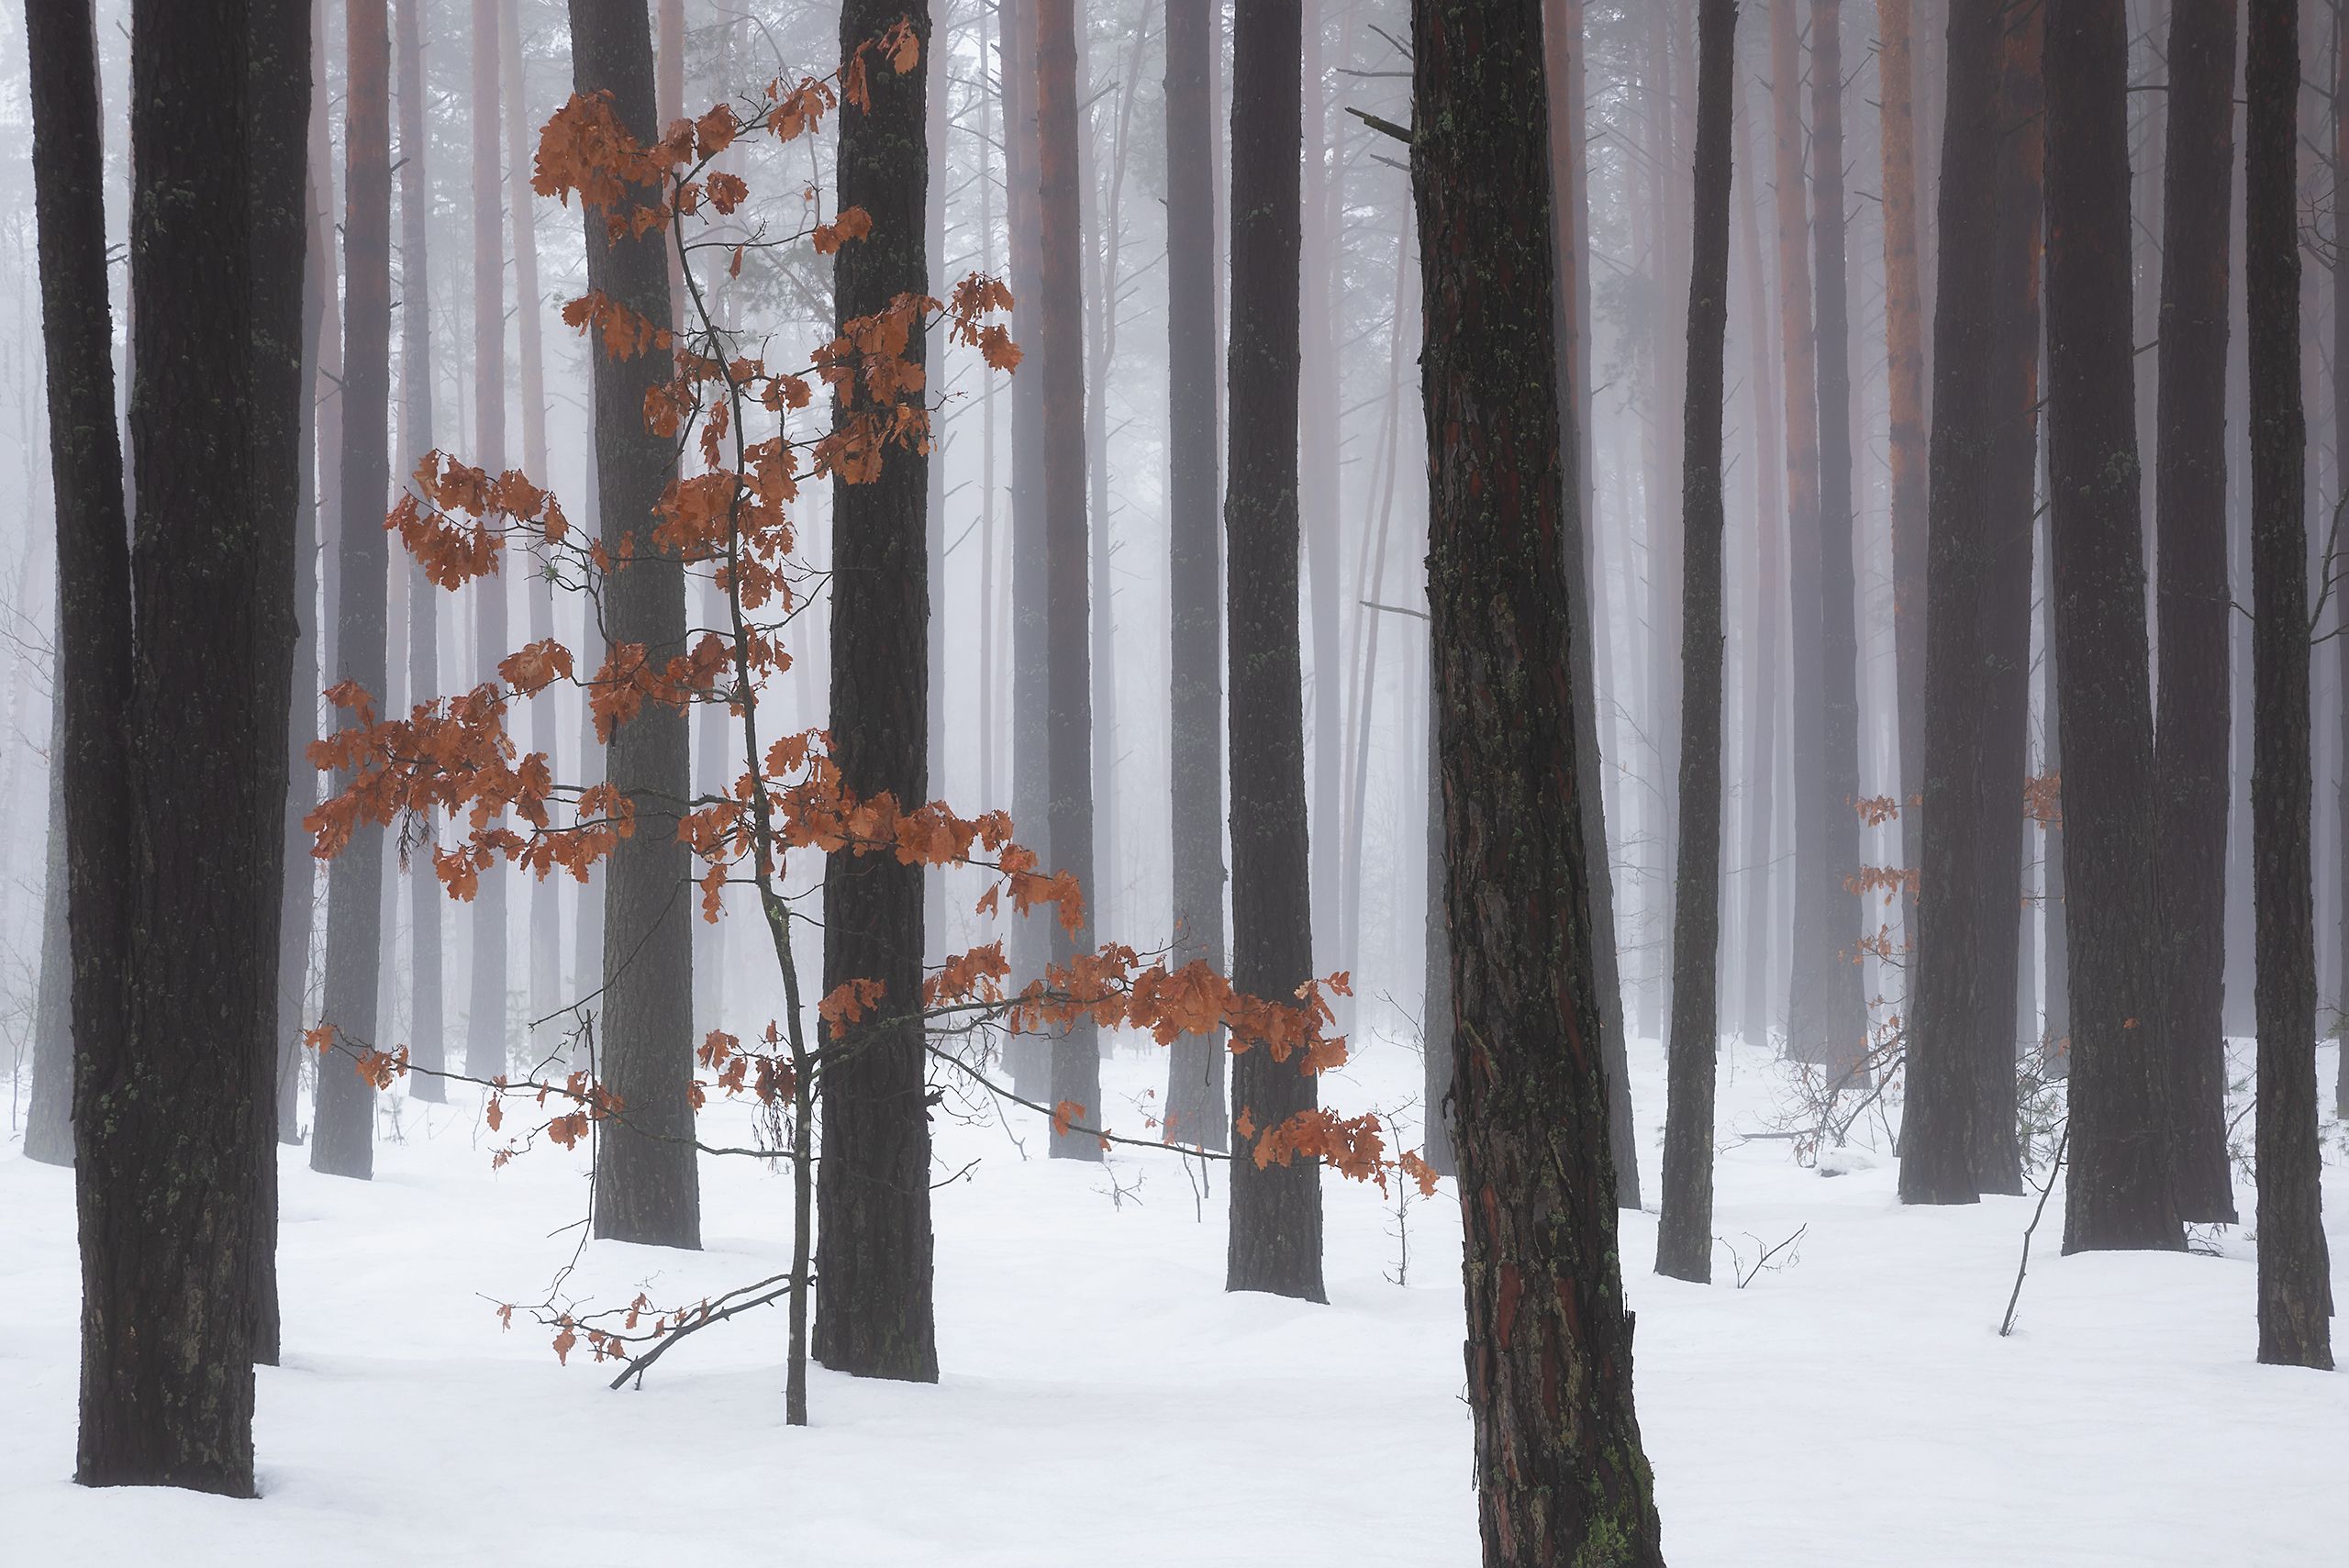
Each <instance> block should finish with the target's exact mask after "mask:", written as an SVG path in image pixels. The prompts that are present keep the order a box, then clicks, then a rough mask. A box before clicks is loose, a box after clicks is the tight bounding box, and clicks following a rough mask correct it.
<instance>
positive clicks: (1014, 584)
mask: <svg viewBox="0 0 2349 1568" xmlns="http://www.w3.org/2000/svg"><path fill="white" fill-rule="evenodd" d="M1040 3H1041V0H1003V46H1002V58H1003V148H1004V153H1003V172H1004V193H1005V195H1004V200H1005V215H1004V216H1005V218H1006V220H1007V221H1006V228H1007V231H1008V234H1009V237H1010V243H1011V254H1010V261H1011V287H1012V292H1013V293H1014V295H1024V296H1025V298H1026V301H1027V303H1025V304H1024V305H1019V306H1015V308H1014V310H1013V313H1012V330H1013V333H1014V335H1015V336H1016V337H1017V338H1018V339H1019V342H1020V343H1021V345H1022V346H1023V347H1024V348H1025V350H1026V351H1027V357H1026V359H1024V360H1023V361H1021V365H1022V370H1021V372H1020V373H1019V374H1017V375H1015V376H1013V377H1012V378H1011V814H1012V818H1013V820H1014V821H1016V822H1018V823H1019V825H1020V832H1021V836H1022V838H1023V840H1025V842H1026V843H1027V845H1028V847H1029V848H1030V849H1032V850H1034V851H1036V853H1037V854H1038V855H1039V856H1040V857H1041V859H1042V861H1043V863H1044V864H1046V865H1048V866H1049V865H1057V864H1059V863H1060V862H1059V861H1058V859H1057V858H1056V857H1055V856H1054V854H1053V852H1052V783H1051V775H1050V769H1049V768H1048V766H1047V764H1048V763H1049V762H1050V761H1051V757H1050V754H1049V751H1050V728H1051V727H1050V725H1049V724H1048V723H1047V720H1048V718H1049V717H1050V712H1051V694H1050V692H1049V689H1048V686H1049V683H1048V680H1047V676H1048V675H1049V673H1050V668H1049V664H1050V662H1049V660H1048V659H1047V657H1046V653H1047V642H1048V638H1047V636H1046V633H1047V632H1048V631H1049V629H1050V628H1049V626H1048V625H1047V619H1046V615H1045V600H1046V596H1047V595H1046V592H1045V575H1044V378H1045V373H1046V372H1045V364H1046V357H1047V356H1048V355H1049V354H1050V352H1051V350H1052V344H1051V342H1050V341H1049V340H1048V339H1047V337H1046V334H1045V333H1044V332H1043V331H1042V330H1041V323H1042V320H1043V316H1044V310H1045V300H1044V295H1045V289H1044V286H1043V279H1042V276H1041V251H1040V250H1039V248H1038V239H1039V235H1040V231H1041V226H1042V216H1041V200H1042V196H1041V184H1040V183H1039V181H1038V178H1037V163H1038V159H1039V154H1040V152H1041V148H1040V147H1039V146H1038V139H1037V128H1036V87H1037V81H1036V7H1037V6H1038V5H1039V4H1040ZM1088 891H1089V890H1088ZM1050 927H1051V920H1050V917H1044V916H1039V917H1035V918H1032V919H1022V920H1019V921H1016V922H1015V923H1014V925H1013V928H1012V940H1011V954H1012V961H1013V973H1014V974H1015V975H1016V976H1020V977H1025V978H1028V979H1033V978H1037V977H1039V976H1041V974H1042V973H1043V972H1044V965H1045V963H1046V962H1048V960H1049V958H1050V956H1051V943H1052V932H1051V929H1050ZM1006 1051H1007V1054H1008V1056H1009V1059H1010V1066H1011V1082H1012V1089H1013V1091H1014V1092H1015V1093H1016V1094H1018V1095H1019V1096H1020V1097H1021V1098H1023V1099H1027V1100H1034V1101H1038V1102H1042V1103H1050V1099H1051V1096H1052V1052H1051V1048H1050V1046H1049V1044H1048V1043H1047V1042H1046V1040H1044V1039H1043V1037H1041V1036H1037V1035H1027V1036H1014V1037H1013V1038H1012V1039H1011V1040H1010V1041H1009V1043H1008V1045H1007V1047H1006Z"/></svg>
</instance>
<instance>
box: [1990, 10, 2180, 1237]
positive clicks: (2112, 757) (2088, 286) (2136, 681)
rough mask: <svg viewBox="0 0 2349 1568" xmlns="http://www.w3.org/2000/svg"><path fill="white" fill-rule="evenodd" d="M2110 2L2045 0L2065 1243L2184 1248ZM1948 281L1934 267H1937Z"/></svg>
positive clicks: (2124, 119)
mask: <svg viewBox="0 0 2349 1568" xmlns="http://www.w3.org/2000/svg"><path fill="white" fill-rule="evenodd" d="M2127 76H2128V32H2127V27H2126V23H2125V18H2124V17H2123V15H2122V6H2121V0H2055V3H2054V4H2051V5H2050V6H2049V7H2048V14H2047V44H2046V83H2047V362H2048V419H2047V426H2048V434H2047V460H2048V485H2049V497H2048V500H2049V535H2050V547H2051V549H2050V573H2049V582H2050V595H2049V597H2050V598H2051V600H2052V601H2053V603H2054V644H2053V646H2054V653H2055V657H2056V661H2057V665H2058V679H2057V681H2056V693H2055V695H2056V708H2057V715H2056V723H2057V728H2058V729H2059V731H2060V733H2061V735H2062V738H2063V746H2064V805H2065V828H2066V832H2065V845H2064V851H2065V857H2066V861H2065V877H2066V880H2067V881H2068V882H2069V883H2071V884H2074V885H2075V886H2076V887H2077V888H2078V890H2079V894H2080V896H2078V897H2076V898H2074V899H2072V900H2071V901H2070V902H2069V903H2068V904H2067V906H2065V925H2066V928H2067V938H2068V940H2069V942H2070V945H2071V950H2072V956H2073V957H2074V958H2075V959H2076V961H2077V970H2078V974H2077V983H2076V986H2075V992H2074V996H2073V1009H2074V1017H2073V1019H2072V1091H2071V1140H2072V1141H2071V1154H2072V1157H2071V1170H2070V1173H2069V1175H2068V1177H2067V1179H2066V1182H2065V1233H2064V1250H2065V1251H2067V1252H2076V1251H2084V1250H2091V1249H2100V1248H2131V1247H2155V1248H2176V1247H2180V1246H2182V1245H2183V1244H2184V1235H2183V1233H2182V1231H2181V1230H2180V1229H2179V1227H2178V1218H2177V1207H2176V1198H2175V1196H2174V1195H2173V1193H2172V1189H2171V1181H2170V1160H2169V1148H2168V1121H2167V1117H2166V1114H2165V1105H2166V1101H2167V1098H2168V1095H2167V1081H2166V1073H2165V1066H2166V1063H2165V1057H2164V1053H2163V1051H2162V1044H2161V1041H2162V1035H2163V1018H2162V1008H2161V1006H2160V1002H2161V998H2160V994H2159V989H2158V978H2157V976H2156V974H2155V972H2154V970H2155V964H2156V962H2157V959H2158V949H2159V945H2160V944H2159V930H2158V918H2157V913H2156V907H2157V906H2156V905H2155V903H2154V899H2155V896H2156V892H2155V884H2154V800H2153V794H2152V791H2150V790H2149V789H2148V788H2147V787H2146V784H2147V781H2148V780H2149V779H2151V778H2152V777H2153V761H2154V758H2153V714H2152V707H2151V702H2150V695H2149V693H2148V690H2147V678H2146V670H2145V666H2146V650H2145V595H2144V581H2145V577H2144V562H2143V549H2142V541H2141V539H2140V536H2139V528H2138V506H2137V493H2138V465H2137V437H2136V430H2135V417H2134V409H2133V407H2132V403H2133V395H2132V386H2131V362H2132V361H2131V355H2132V342H2131V332H2130V298H2131V283H2130V241H2131V229H2130V223H2129V145H2128V106H2127V102H2126V95H2127V92H2128V81H2127ZM1945 281H1946V280H1945Z"/></svg>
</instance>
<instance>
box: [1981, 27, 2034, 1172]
mask: <svg viewBox="0 0 2349 1568" xmlns="http://www.w3.org/2000/svg"><path fill="white" fill-rule="evenodd" d="M2045 36H2046V35H2045V28H2044V17H2043V13H2042V12H2040V11H2038V10H2031V11H2025V12H2022V13H2020V14H2016V13H2011V12H2010V13H2009V14H2008V17H2007V20H2006V21H2005V22H2004V24H2003V25H2002V26H2000V28H1999V29H1998V49H1999V62H1998V126H1999V128H2000V132H2001V134H2000V135H1999V137H1998V220H1997V225H1996V228H1997V234H1998V241H1997V247H1998V248H1997V253H1996V254H1995V255H1994V257H1993V258H1992V261H1991V268H1992V271H1991V280H1990V293H1991V300H1992V304H1991V321H1992V325H1991V349H1990V354H1991V360H1990V375H1991V389H1990V410H1991V426H1990V452H1989V463H1990V472H1989V512H1988V517H1987V523H1988V530H1987V535H1986V537H1985V539H1984V541H1983V542H1984V548H1985V557H1984V560H1983V563H1982V598H1981V604H1980V608H1979V610H1978V612H1977V613H1978V614H1979V615H1980V617H1981V620H1982V645H1981V651H1982V673H1981V683H1982V702H1983V713H1982V741H1981V748H1982V750H1981V762H1980V767H1979V777H1978V784H1979V786H1980V794H1979V795H1978V796H1977V799H1976V806H1975V810H1976V820H1977V821H1978V822H1979V823H1980V824H1981V830H1980V833H1979V835H1978V836H1977V839H1976V862H1977V864H1978V866H1979V868H1980V869H1979V873H1978V877H1977V887H1978V897H1979V900H1980V912H1979V914H1978V915H1977V916H1976V932H1977V933H1978V940H1979V943H1980V951H1981V955H1982V957H1981V969H1980V975H1981V979H1980V984H1979V985H1978V987H1977V989H1976V993H1975V1007H1974V1016H1973V1021H1972V1024H1971V1025H1970V1033H1971V1045H1970V1048H1969V1051H1968V1055H1969V1059H1970V1060H1971V1062H1972V1063H1973V1070H1974V1085H1975V1101H1974V1161H1973V1162H1974V1184H1975V1185H1976V1187H1977V1188H1979V1189H1980V1190H1981V1191H1983V1192H1986V1193H2009V1194H2020V1193H2021V1191H2022V1190H2023V1186H2022V1150H2021V1144H2020V1143H2019V1142H2018V1140H2017V1138H2016V1128H2015V1122H2016V1102H2015V1035H2014V1030H2013V1023H2014V1016H2015V994H2016V991H2017V989H2018V986H2017V981H2018V978H2019V976H2018V972H2017V964H2018V961H2019V959H2020V957H2021V926H2022V924H2023V919H2022V910H2023V903H2022V824H2023V816H2022V781H2023V776H2024V773H2025V772H2026V770H2027V769H2028V768H2029V766H2030V750H2031V711H2030V709H2031V597H2032V596H2031V578H2032V543H2033V539H2034V532H2035V530H2034V529H2033V528H2032V518H2033V516H2034V513H2035V509H2036V508H2035V503H2036V501H2037V498H2038V493H2039V357H2040V314H2041V313H2040V297H2039V276H2040V262H2041V259H2042V256H2043V252H2044V249H2045V247H2044V244H2043V227H2042V217H2041V215H2042V212H2043V208H2044V206H2045V201H2044V199H2043V198H2044V195H2045V183H2046V182H2045V169H2046V144H2047V143H2046V135H2045V128H2046V117H2045V113H2044V108H2045V97H2044V95H2043V93H2042V92H2041V90H2040V60H2041V55H2042V52H2043V43H2044V40H2045Z"/></svg>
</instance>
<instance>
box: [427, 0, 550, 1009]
mask: <svg viewBox="0 0 2349 1568" xmlns="http://www.w3.org/2000/svg"><path fill="white" fill-rule="evenodd" d="M502 6H503V8H502V11H501V15H500V26H501V28H502V30H503V32H504V35H505V40H506V47H505V50H503V52H502V54H501V56H500V66H501V71H502V74H501V77H500V85H501V87H502V88H503V89H504V96H505V100H506V208H507V221H508V222H509V223H510V225H511V226H512V228H513V232H514V243H513V250H514V339H515V341H514V346H515V373H516V379H517V380H518V383H519V387H518V390H519V392H520V394H521V412H522V472H523V473H528V474H529V475H531V476H532V477H533V478H534V479H536V480H537V481H538V482H539V483H540V484H549V483H551V481H552V475H551V473H549V472H548V468H547V372H546V334H545V329H544V325H543V322H542V316H543V312H544V306H545V301H544V300H543V299H541V298H540V295H539V232H538V217H537V214H538V208H537V206H536V204H535V203H534V202H533V200H532V197H531V195H530V165H531V161H532V160H533V158H534V157H535V156H536V153H537V146H538V126H539V117H538V116H536V115H535V114H533V113H532V111H531V109H530V106H529V98H528V96H527V95H526V92H525V89H524V81H523V72H522V17H521V7H520V5H519V4H518V0H502ZM403 172H405V171H403ZM403 188H405V187H403ZM523 595H524V596H525V598H526V599H527V600H528V601H529V611H528V613H529V620H530V640H531V641H533V642H542V641H544V640H545V639H548V638H550V637H552V636H553V635H554V583H553V581H552V580H551V578H549V577H548V576H547V574H546V573H543V572H538V571H532V572H529V573H528V577H527V581H526V583H525V585H524V588H523ZM417 596H425V597H429V595H425V594H424V593H423V590H422V589H420V588H419V589H417V590H414V591H412V592H411V594H410V595H409V597H410V598H411V600H413V599H414V598H416V597H417ZM411 657H413V655H411ZM529 706H530V750H531V751H543V752H545V753H546V755H547V756H548V757H549V758H554V757H555V756H556V755H557V751H556V746H557V738H556V730H555V699H554V698H553V697H551V696H550V695H541V696H540V697H537V698H536V699H534V700H533V701H532V702H531V703H530V705H529ZM555 776H556V777H558V778H571V777H573V776H575V775H574V774H573V773H570V772H568V771H566V770H564V769H563V768H562V766H561V765H560V764H558V765H557V766H556V770H555ZM419 880H421V879H419ZM561 888H562V879H560V878H556V877H551V876H550V877H538V878H534V879H533V880H532V881H531V884H530V913H529V978H530V992H529V995H530V1016H531V1017H532V1018H548V1017H551V1015H553V1014H555V1013H557V1012H559V1011H560V1010H561V1009H562V1007H563V1006H566V1005H567V1004H568V1003H570V1002H571V1001H572V1000H573V996H572V995H570V994H568V993H566V992H565V991H564V990H563V987H562V896H561ZM417 929H418V930H421V929H422V928H421V927H418V928H417ZM438 929H439V927H438V925H437V923H436V925H435V927H434V930H435V931H436V932H437V931H438Z"/></svg>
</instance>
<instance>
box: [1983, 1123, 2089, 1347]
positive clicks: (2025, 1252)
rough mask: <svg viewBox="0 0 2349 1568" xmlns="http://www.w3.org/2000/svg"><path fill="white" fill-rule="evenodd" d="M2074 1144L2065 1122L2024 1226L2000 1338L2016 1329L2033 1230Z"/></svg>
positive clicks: (1999, 1329)
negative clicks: (2036, 1199) (2035, 1202)
mask: <svg viewBox="0 0 2349 1568" xmlns="http://www.w3.org/2000/svg"><path fill="white" fill-rule="evenodd" d="M2071 1146H2072V1127H2071V1124H2070V1123H2069V1122H2066V1123H2065V1124H2064V1136H2063V1137H2062V1138H2060V1139H2058V1140H2056V1142H2055V1161H2054V1163H2053V1164H2051V1165H2049V1166H2048V1167H2047V1184H2046V1185H2045V1186H2043V1187H2041V1188H2040V1189H2039V1207H2036V1208H2034V1209H2032V1211H2031V1223H2030V1224H2029V1225H2027V1226H2025V1227H2024V1228H2023V1233H2022V1256H2021V1258H2020V1259H2018V1260H2017V1261H2016V1262H2015V1288H2014V1290H2013V1291H2012V1293H2011V1294H2009V1296H2008V1297H2007V1316H2006V1320H2005V1321H2004V1322H2002V1323H2000V1324H1999V1325H1998V1338H2000V1339H2001V1340H2003V1339H2005V1338H2006V1337H2007V1336H2008V1335H2009V1334H2011V1333H2013V1332H2014V1331H2015V1304H2016V1303H2018V1302H2020V1301H2021V1299H2022V1276H2023V1273H2024V1271H2025V1270H2027V1269H2029V1268H2030V1267H2031V1237H2032V1232H2033V1231H2035V1230H2037V1229H2039V1221H2040V1218H2041V1217H2042V1216H2043V1215H2044V1214H2046V1212H2047V1195H2048V1194H2050V1193H2052V1192H2054V1190H2055V1178H2056V1176H2057V1175H2058V1174H2059V1173H2061V1172H2062V1171H2063V1169H2064V1151H2065V1150H2066V1149H2069V1148H2070V1147H2071Z"/></svg>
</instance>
